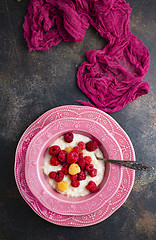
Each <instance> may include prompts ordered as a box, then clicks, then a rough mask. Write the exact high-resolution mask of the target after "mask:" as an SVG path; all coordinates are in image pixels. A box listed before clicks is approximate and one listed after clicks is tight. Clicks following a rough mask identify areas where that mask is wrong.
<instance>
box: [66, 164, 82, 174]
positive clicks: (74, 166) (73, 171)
mask: <svg viewBox="0 0 156 240" xmlns="http://www.w3.org/2000/svg"><path fill="white" fill-rule="evenodd" d="M80 171H81V170H80V167H79V165H77V164H76V163H73V164H71V165H70V167H69V169H68V172H69V174H70V175H75V174H77V173H79V172H80Z"/></svg>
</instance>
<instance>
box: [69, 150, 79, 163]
mask: <svg viewBox="0 0 156 240" xmlns="http://www.w3.org/2000/svg"><path fill="white" fill-rule="evenodd" d="M78 159H79V155H78V153H76V152H73V151H71V152H70V153H69V154H68V155H67V162H68V163H70V164H72V163H75V162H77V161H78Z"/></svg>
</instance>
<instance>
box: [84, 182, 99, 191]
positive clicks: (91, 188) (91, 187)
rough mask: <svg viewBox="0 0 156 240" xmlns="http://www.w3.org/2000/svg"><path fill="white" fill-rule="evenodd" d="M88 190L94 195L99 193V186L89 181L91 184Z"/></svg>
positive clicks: (88, 185)
mask: <svg viewBox="0 0 156 240" xmlns="http://www.w3.org/2000/svg"><path fill="white" fill-rule="evenodd" d="M86 188H87V190H88V191H90V192H92V193H94V192H96V191H97V185H96V183H95V182H93V181H89V183H88V184H87V186H86Z"/></svg>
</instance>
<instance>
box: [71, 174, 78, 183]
mask: <svg viewBox="0 0 156 240" xmlns="http://www.w3.org/2000/svg"><path fill="white" fill-rule="evenodd" d="M77 177H78V175H77V174H75V175H72V176H71V177H70V180H71V181H75V180H77Z"/></svg>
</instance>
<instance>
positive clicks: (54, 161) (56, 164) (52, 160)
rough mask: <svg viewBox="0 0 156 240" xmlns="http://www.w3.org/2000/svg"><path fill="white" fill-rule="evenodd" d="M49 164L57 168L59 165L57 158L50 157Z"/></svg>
mask: <svg viewBox="0 0 156 240" xmlns="http://www.w3.org/2000/svg"><path fill="white" fill-rule="evenodd" d="M50 164H51V165H52V166H58V165H59V164H60V162H59V160H58V159H57V157H55V156H52V158H51V159H50Z"/></svg>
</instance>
